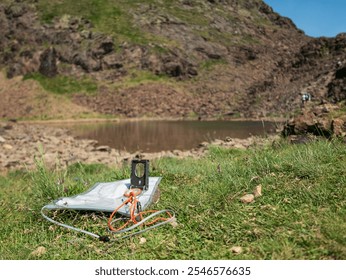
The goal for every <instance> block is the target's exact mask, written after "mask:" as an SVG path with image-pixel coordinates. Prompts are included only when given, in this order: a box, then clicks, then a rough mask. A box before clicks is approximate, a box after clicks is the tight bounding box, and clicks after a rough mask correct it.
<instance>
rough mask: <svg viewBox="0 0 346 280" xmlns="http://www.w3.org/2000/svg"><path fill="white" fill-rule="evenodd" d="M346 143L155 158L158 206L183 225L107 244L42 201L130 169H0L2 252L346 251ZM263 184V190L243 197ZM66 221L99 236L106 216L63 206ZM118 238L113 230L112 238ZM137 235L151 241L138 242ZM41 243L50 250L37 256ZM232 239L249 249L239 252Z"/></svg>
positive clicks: (132, 255) (12, 255) (247, 255)
mask: <svg viewBox="0 0 346 280" xmlns="http://www.w3.org/2000/svg"><path fill="white" fill-rule="evenodd" d="M345 170H346V146H345V145H344V144H342V143H341V142H338V141H331V142H328V141H318V142H313V143H310V144H307V145H294V146H292V145H287V144H285V143H278V144H276V145H275V146H273V147H271V146H269V147H265V148H251V149H249V150H246V151H242V150H234V149H224V148H220V147H211V148H210V151H209V153H208V155H207V156H205V157H203V158H201V159H184V160H178V159H172V158H163V159H160V160H156V161H152V162H151V176H162V181H161V184H160V189H161V198H160V200H159V202H158V203H157V204H155V205H152V206H151V208H152V209H165V208H170V209H173V210H174V211H175V212H176V214H177V222H178V227H176V228H173V227H172V226H171V225H167V226H164V227H161V228H158V229H155V230H152V231H149V232H147V233H144V234H142V235H141V236H137V237H133V238H130V239H127V240H121V241H115V243H102V242H100V241H98V240H96V239H92V238H90V237H88V236H85V235H82V234H78V233H75V232H72V231H69V230H66V229H63V228H60V227H57V226H55V225H52V224H50V223H49V222H47V221H46V220H44V219H43V218H42V217H41V215H40V208H41V207H42V206H43V205H45V204H48V203H49V202H50V201H52V200H53V199H56V198H58V197H60V196H70V195H74V194H77V193H80V192H82V191H84V190H86V189H88V188H90V187H91V186H92V185H93V184H94V183H96V182H100V181H101V182H102V181H114V180H119V179H123V178H129V175H130V171H129V167H127V166H124V167H123V168H110V167H106V166H104V165H84V164H75V165H72V166H70V167H68V168H67V169H53V170H51V169H48V168H47V167H46V166H45V164H44V163H43V162H42V161H40V160H38V163H37V170H36V171H28V172H15V173H10V174H8V175H7V176H2V177H0V195H1V197H2V200H1V208H0V209H1V221H2V223H1V224H2V226H1V228H0V236H1V238H0V240H1V241H0V242H1V251H0V255H1V256H2V258H3V259H36V258H38V259H345V258H346V236H345V233H346V173H345ZM258 185H262V189H263V195H262V196H261V197H259V198H256V199H255V202H253V203H250V204H243V203H241V202H240V201H239V198H240V197H241V196H242V195H244V194H246V193H252V191H253V189H254V188H255V187H256V186H258ZM54 215H55V216H54V217H55V218H56V219H58V220H59V221H62V222H66V223H70V224H73V225H75V226H77V227H81V228H83V229H86V230H91V231H94V232H97V233H100V234H108V232H107V223H106V220H107V216H108V215H107V214H97V213H94V214H92V213H78V212H72V213H67V212H57V213H55V214H54ZM111 237H112V236H111ZM140 237H145V238H146V242H145V243H143V244H141V243H140ZM39 246H43V247H44V248H45V249H46V251H45V253H44V254H42V255H33V254H32V252H33V251H35V249H37V248H38V247H39ZM233 246H241V247H242V248H243V251H242V253H240V254H234V253H232V251H231V250H230V249H231V248H232V247H233Z"/></svg>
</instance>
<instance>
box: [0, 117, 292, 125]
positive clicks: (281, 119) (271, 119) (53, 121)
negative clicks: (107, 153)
mask: <svg viewBox="0 0 346 280" xmlns="http://www.w3.org/2000/svg"><path fill="white" fill-rule="evenodd" d="M140 121H225V122H228V121H229V122H232V121H235V122H237V121H264V122H278V123H282V122H285V121H287V118H284V117H263V118H203V119H199V118H174V117H169V118H167V117H162V118H161V117H139V118H85V119H82V118H79V119H50V120H15V122H16V123H22V124H62V123H94V122H96V123H103V122H140ZM8 122H9V121H6V120H0V124H1V123H8Z"/></svg>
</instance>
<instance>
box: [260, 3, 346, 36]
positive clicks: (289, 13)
mask: <svg viewBox="0 0 346 280" xmlns="http://www.w3.org/2000/svg"><path fill="white" fill-rule="evenodd" d="M264 2H265V3H267V4H268V5H269V6H271V7H272V8H273V9H274V11H276V12H277V13H279V14H280V15H282V16H286V17H289V18H290V19H292V20H293V22H294V23H295V24H296V25H297V27H298V28H300V29H302V30H303V31H304V32H305V34H306V35H309V36H312V37H320V36H326V37H334V36H336V35H337V34H339V33H341V32H346V0H264Z"/></svg>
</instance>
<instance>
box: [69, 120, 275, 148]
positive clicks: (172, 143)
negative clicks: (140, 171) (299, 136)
mask: <svg viewBox="0 0 346 280" xmlns="http://www.w3.org/2000/svg"><path fill="white" fill-rule="evenodd" d="M274 127H275V124H274V123H271V122H260V121H259V122H254V121H231V122H230V121H130V122H125V121H121V122H118V123H114V122H109V123H97V124H78V125H73V126H70V127H69V129H70V130H71V132H72V134H73V135H74V136H77V137H79V138H86V139H95V140H97V141H98V142H99V145H107V146H110V147H112V148H116V149H120V150H126V151H129V152H136V151H143V152H159V151H166V150H175V149H177V150H188V149H192V148H195V147H196V146H197V145H198V144H199V143H201V142H203V141H211V140H214V139H224V138H225V137H227V136H229V137H234V138H247V137H249V136H250V135H264V134H265V133H268V132H269V131H272V130H273V129H274Z"/></svg>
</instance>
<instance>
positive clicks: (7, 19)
mask: <svg viewBox="0 0 346 280" xmlns="http://www.w3.org/2000/svg"><path fill="white" fill-rule="evenodd" d="M1 3H2V4H0V30H2V31H1V33H0V67H1V68H2V69H3V71H4V73H5V75H6V76H7V79H13V78H14V77H23V80H27V79H34V80H36V81H37V82H39V83H40V84H41V86H42V87H43V89H42V88H41V89H40V92H42V91H44V92H52V93H53V96H54V98H55V97H56V96H58V95H59V98H61V95H66V96H65V97H66V98H65V99H64V100H65V101H64V102H65V103H66V102H70V104H71V108H78V111H81V112H84V113H85V112H86V113H88V114H89V113H99V114H103V115H115V116H123V117H143V116H149V117H152V116H159V117H201V118H204V117H275V116H284V115H286V114H289V113H291V112H295V111H297V110H299V108H300V92H301V91H308V92H310V93H311V94H312V97H313V101H315V102H321V101H322V100H328V101H329V102H333V103H339V102H342V101H344V100H345V94H346V93H345V87H346V78H345V72H346V71H345V69H346V52H345V49H346V35H345V34H340V35H339V36H337V37H336V38H317V39H313V38H309V37H307V36H306V35H305V34H304V33H303V32H302V31H300V30H298V29H297V28H296V26H295V25H294V23H293V22H292V21H291V20H290V19H288V18H284V17H281V16H280V15H279V14H277V13H275V12H274V11H273V10H272V9H271V8H270V7H269V6H267V5H266V4H265V3H264V2H263V1H262V0H247V1H245V0H194V1H190V0H177V1H164V0H145V1H144V0H141V1H127V0H94V1H90V0H80V1H68V0H50V1H48V0H4V1H2V2H1ZM7 79H1V83H2V84H3V86H2V88H7V90H1V91H0V94H1V95H2V101H1V103H0V118H23V117H24V118H25V117H30V118H39V117H42V115H48V117H49V115H50V112H51V110H52V109H48V110H47V111H46V112H43V111H44V105H43V106H42V104H45V102H46V103H47V99H48V98H52V97H51V95H52V94H48V95H45V94H38V95H37V96H36V99H35V98H32V99H33V100H34V101H25V102H23V100H28V99H26V94H27V92H26V91H23V90H22V88H23V87H22V85H21V83H20V82H17V83H15V84H16V86H11V87H9V86H7V87H6V86H4V85H6V83H11V80H7ZM23 82H25V81H23ZM12 84H13V83H12ZM35 86H36V87H37V85H35ZM28 91H30V90H28ZM14 99H15V100H14ZM5 100H11V105H12V106H9V103H8V102H5ZM17 100H18V102H17ZM30 100H31V99H30ZM20 101H21V102H20ZM32 102H36V103H39V104H40V106H41V107H43V109H42V110H43V111H42V110H40V111H39V112H38V110H35V108H36V106H37V104H32ZM59 102H60V101H58V102H56V107H59ZM13 104H15V105H13ZM52 104H54V102H53V103H52ZM53 107H54V106H53ZM81 108H84V109H81ZM73 110H74V109H71V110H70V111H73ZM67 111H68V110H67ZM52 117H54V116H52Z"/></svg>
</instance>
